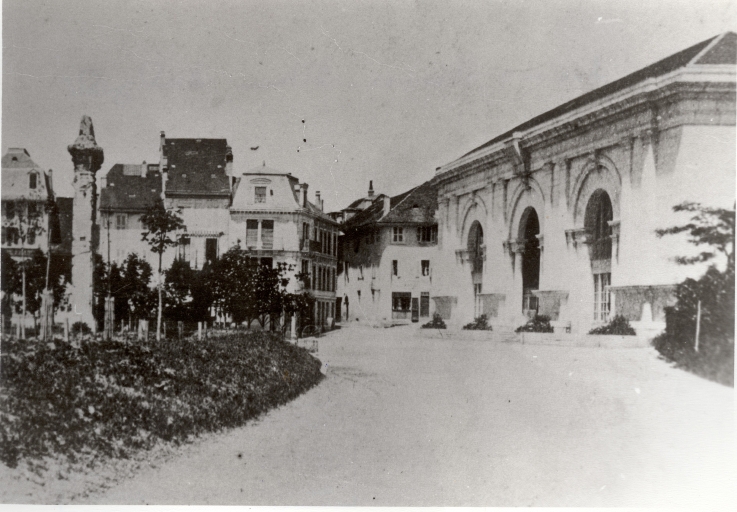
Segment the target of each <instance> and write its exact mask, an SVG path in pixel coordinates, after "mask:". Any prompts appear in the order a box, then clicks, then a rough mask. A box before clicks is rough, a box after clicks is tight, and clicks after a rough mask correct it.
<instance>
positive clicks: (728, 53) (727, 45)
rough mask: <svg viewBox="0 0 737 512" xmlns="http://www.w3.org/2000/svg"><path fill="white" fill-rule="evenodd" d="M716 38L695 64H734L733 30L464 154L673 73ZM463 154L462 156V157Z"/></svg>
mask: <svg viewBox="0 0 737 512" xmlns="http://www.w3.org/2000/svg"><path fill="white" fill-rule="evenodd" d="M717 38H721V40H720V41H718V42H717V44H715V45H714V46H713V47H712V48H710V49H709V50H708V51H707V52H706V53H705V54H704V55H702V56H700V57H699V60H698V61H697V62H695V63H693V64H696V65H698V64H735V61H737V34H735V33H734V32H726V33H724V34H721V35H719V36H714V37H711V38H709V39H707V40H706V41H702V42H700V43H698V44H695V45H693V46H691V47H689V48H686V49H685V50H681V51H680V52H678V53H675V54H673V55H671V56H670V57H666V58H664V59H662V60H659V61H658V62H656V63H654V64H651V65H649V66H647V67H645V68H642V69H640V70H638V71H635V72H634V73H631V74H629V75H627V76H625V77H623V78H620V79H619V80H615V81H614V82H611V83H608V84H606V85H604V86H602V87H599V88H598V89H594V90H593V91H590V92H587V93H586V94H583V95H582V96H579V97H577V98H574V99H572V100H571V101H568V102H566V103H563V104H562V105H559V106H557V107H555V108H554V109H552V110H548V111H547V112H545V113H543V114H540V115H539V116H536V117H533V118H532V119H530V120H528V121H525V122H524V123H522V124H520V125H519V126H516V127H514V128H512V129H511V130H509V131H507V132H505V133H503V134H501V135H499V136H498V137H494V138H493V139H491V140H490V141H488V142H486V143H485V144H482V145H481V146H479V147H477V148H475V149H473V150H472V151H469V152H468V153H466V154H465V155H463V157H466V156H468V155H471V154H473V153H475V152H477V151H480V150H482V149H485V148H487V147H490V146H493V145H494V144H496V143H498V142H501V141H503V140H506V139H509V138H510V137H511V136H512V135H513V134H514V132H522V131H525V130H529V129H530V128H532V127H534V126H537V125H539V124H542V123H544V122H546V121H550V120H552V119H555V118H556V117H560V116H562V115H564V114H567V113H568V112H572V111H574V110H576V109H578V108H580V107H582V106H584V105H587V104H589V103H593V102H595V101H597V100H599V99H602V98H604V97H606V96H609V95H612V94H614V93H616V92H619V91H622V90H624V89H626V88H628V87H631V86H633V85H635V84H637V83H640V82H644V81H645V80H647V79H649V78H655V77H658V76H663V75H666V74H668V73H671V72H673V71H675V70H677V69H679V68H682V67H685V66H687V65H689V63H692V62H691V61H692V60H693V59H694V58H696V57H698V56H699V54H700V53H701V52H702V51H703V50H704V49H706V48H707V46H709V44H710V43H712V42H714V41H715V40H716V39H717ZM463 157H461V158H463Z"/></svg>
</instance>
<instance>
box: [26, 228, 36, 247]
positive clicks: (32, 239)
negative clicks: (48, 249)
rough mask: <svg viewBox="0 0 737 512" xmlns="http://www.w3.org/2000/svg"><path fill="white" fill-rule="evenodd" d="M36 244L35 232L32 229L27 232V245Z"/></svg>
mask: <svg viewBox="0 0 737 512" xmlns="http://www.w3.org/2000/svg"><path fill="white" fill-rule="evenodd" d="M35 243H36V231H35V230H34V229H29V230H28V245H33V244H35Z"/></svg>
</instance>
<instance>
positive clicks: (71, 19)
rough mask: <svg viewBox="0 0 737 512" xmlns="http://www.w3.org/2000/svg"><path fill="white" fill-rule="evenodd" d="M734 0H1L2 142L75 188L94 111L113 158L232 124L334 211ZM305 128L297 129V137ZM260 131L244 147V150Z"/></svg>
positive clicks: (386, 188) (669, 49) (142, 153)
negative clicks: (85, 121) (70, 149)
mask: <svg viewBox="0 0 737 512" xmlns="http://www.w3.org/2000/svg"><path fill="white" fill-rule="evenodd" d="M735 1H736V0H733V1H725V0H688V1H683V0H669V1H662V0H647V1H645V0H637V1H631V0H627V1H624V0H617V1H607V2H602V1H574V0H559V1H521V0H516V1H513V2H512V1H487V2H481V1H473V2H461V1H450V0H449V1H444V2H427V1H423V2H417V3H414V2H409V1H400V0H393V1H391V2H380V1H368V2H356V1H351V2H348V1H329V2H314V1H310V2H297V1H282V2H276V1H252V2H245V1H239V2H235V1H233V2H231V1H221V0H210V1H205V0H200V1H181V2H180V1H173V0H159V1H110V0H107V1H104V2H102V1H96V2H85V1H78V0H77V1H74V0H72V1H64V2H58V1H38V0H10V1H9V0H4V1H3V13H2V16H3V23H2V25H3V27H2V28H3V34H2V38H3V55H2V58H3V60H2V81H3V84H2V108H3V110H2V150H3V152H5V151H6V149H7V148H8V147H16V146H20V147H25V148H27V149H28V151H29V152H30V154H31V157H32V158H33V159H34V160H35V161H36V163H37V164H39V165H40V166H41V167H43V168H52V169H53V170H54V173H55V174H54V181H55V186H56V189H57V192H58V193H60V195H66V196H71V195H73V188H72V185H71V183H72V162H71V159H70V156H69V154H68V153H67V151H66V146H67V145H68V144H70V143H72V142H73V141H74V139H75V137H76V135H77V130H78V127H79V121H80V118H81V116H82V115H83V114H87V115H89V116H91V117H92V120H93V122H94V125H95V132H96V135H97V141H98V144H100V145H101V146H102V147H103V148H104V150H105V163H104V165H103V171H105V172H106V171H107V170H108V169H109V168H110V167H112V165H113V164H115V163H140V162H142V161H143V160H146V161H148V162H155V161H158V137H159V132H160V131H161V130H165V131H166V134H167V136H169V137H195V138H197V137H201V138H221V137H222V138H227V139H228V142H229V143H230V145H231V146H232V147H233V152H234V168H235V169H236V171H237V172H239V173H240V172H242V171H245V170H248V169H250V168H252V167H254V166H257V165H261V163H262V161H264V160H265V161H266V164H267V165H268V166H269V167H273V168H276V169H279V170H283V171H285V172H291V173H292V174H294V175H296V176H298V177H299V178H300V179H301V180H303V181H307V182H308V183H309V184H310V195H311V197H312V194H313V193H314V191H316V190H321V191H322V193H323V197H324V198H325V204H326V209H327V210H329V211H332V210H336V209H340V208H343V207H345V206H346V205H347V203H349V202H350V201H351V200H353V199H355V198H357V197H360V196H363V195H365V193H366V190H367V188H368V181H369V179H373V180H374V188H375V189H376V190H377V192H385V193H390V194H397V193H400V192H402V191H404V190H406V189H409V188H411V187H413V186H415V185H417V184H419V183H421V182H423V181H424V180H427V179H429V178H431V177H432V176H433V174H434V171H435V168H436V167H438V166H440V165H444V164H446V163H448V162H450V161H452V160H454V159H456V158H458V157H459V156H461V155H462V154H463V153H466V152H467V151H469V150H471V149H473V148H474V147H476V146H478V145H480V144H482V143H484V142H485V141H487V140H489V139H491V138H492V137H494V136H496V135H498V134H500V133H501V132H503V131H505V130H507V129H509V128H512V127H513V126H515V125H517V124H519V123H521V122H523V121H525V120H527V119H529V118H530V117H532V116H534V115H537V114H539V113H542V112H544V111H545V110H548V109H550V108H553V107H555V106H556V105H558V104H560V103H562V102H564V101H566V100H569V99H571V98H574V97H576V96H578V95H580V94H582V93H584V92H586V91H589V90H591V89H593V88H595V87H598V86H600V85H603V84H605V83H607V82H610V81H612V80H614V79H617V78H619V77H621V76H624V75H626V74H628V73H630V72H632V71H635V70H637V69H639V68H641V67H644V66H646V65H648V64H650V63H652V62H654V61H656V60H658V59H661V58H663V57H666V56H668V55H670V54H672V53H675V52H676V51H679V50H681V49H684V48H686V47H688V46H690V45H692V44H695V43H697V42H699V41H702V40H704V39H707V38H709V37H711V36H714V35H716V34H718V33H720V32H724V31H727V30H735V19H736V17H737V16H736V15H737V11H736V9H735ZM305 140H306V142H305ZM252 146H259V149H258V150H256V151H251V150H250V147H252Z"/></svg>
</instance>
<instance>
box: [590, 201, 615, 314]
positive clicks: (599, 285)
mask: <svg viewBox="0 0 737 512" xmlns="http://www.w3.org/2000/svg"><path fill="white" fill-rule="evenodd" d="M613 218H614V213H613V209H612V201H611V199H610V198H609V194H607V193H606V191H604V190H603V189H597V190H596V191H594V193H593V194H591V197H590V198H589V201H588V203H586V214H585V216H584V228H585V229H586V234H587V236H588V245H589V258H590V259H591V272H592V275H593V278H594V321H596V322H606V321H607V320H608V319H609V312H610V309H611V294H610V292H609V285H611V282H612V273H611V272H612V270H611V268H612V226H611V224H610V223H611V221H612V220H613Z"/></svg>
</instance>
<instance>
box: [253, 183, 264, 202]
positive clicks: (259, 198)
mask: <svg viewBox="0 0 737 512" xmlns="http://www.w3.org/2000/svg"><path fill="white" fill-rule="evenodd" d="M255 189H256V202H257V203H265V202H266V187H255Z"/></svg>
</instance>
